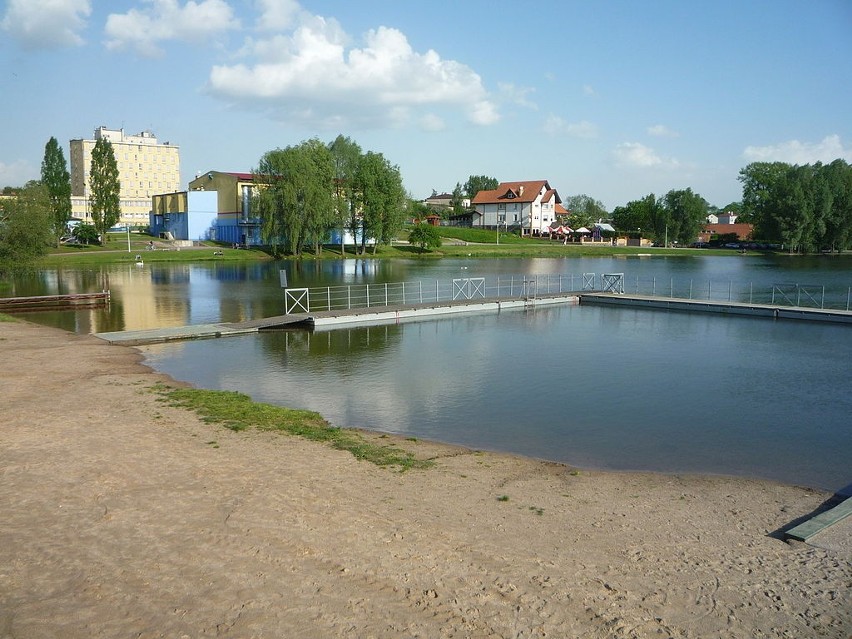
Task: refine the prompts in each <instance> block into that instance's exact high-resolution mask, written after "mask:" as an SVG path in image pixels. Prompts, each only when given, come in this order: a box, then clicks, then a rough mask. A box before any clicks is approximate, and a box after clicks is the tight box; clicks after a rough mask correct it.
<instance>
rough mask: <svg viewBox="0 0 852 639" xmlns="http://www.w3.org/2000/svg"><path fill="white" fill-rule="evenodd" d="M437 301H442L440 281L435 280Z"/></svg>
mask: <svg viewBox="0 0 852 639" xmlns="http://www.w3.org/2000/svg"><path fill="white" fill-rule="evenodd" d="M435 301H436V302H440V301H441V289H440V288H439V287H438V280H435Z"/></svg>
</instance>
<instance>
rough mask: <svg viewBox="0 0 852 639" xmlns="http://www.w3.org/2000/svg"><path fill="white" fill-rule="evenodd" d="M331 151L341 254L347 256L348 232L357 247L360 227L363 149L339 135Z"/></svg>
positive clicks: (335, 211)
mask: <svg viewBox="0 0 852 639" xmlns="http://www.w3.org/2000/svg"><path fill="white" fill-rule="evenodd" d="M329 149H330V150H331V155H332V160H333V162H334V214H335V219H336V221H337V223H338V225H339V228H340V254H341V255H343V256H345V251H346V244H345V241H346V240H345V234H346V231H347V230H349V232H350V233H351V234H352V237H353V239H354V240H355V242H356V246H357V238H358V230H359V227H360V217H359V215H358V197H357V193H356V192H355V175H356V173H357V171H358V163H359V162H360V161H361V147H360V146H358V144H356V143H355V142H354V141H353V140H351V139H349V138H348V137H344V136H343V135H338V136H337V137H336V138H335V139H334V141H333V142H331V144H329Z"/></svg>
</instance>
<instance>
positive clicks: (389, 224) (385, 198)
mask: <svg viewBox="0 0 852 639" xmlns="http://www.w3.org/2000/svg"><path fill="white" fill-rule="evenodd" d="M356 185H357V190H358V193H359V194H360V203H361V207H362V214H363V219H364V230H363V233H362V235H361V252H364V247H365V243H366V240H367V236H368V235H369V236H370V237H371V238H373V240H374V241H375V244H374V246H373V254H374V255H375V253H376V250H377V249H378V245H379V244H380V243H381V244H390V243H391V241H392V240H393V238H394V236H395V235H396V233H397V232H398V231H399V230H400V229H401V228H402V224H403V220H404V218H405V189H404V188H403V186H402V177H401V176H400V173H399V167H397V166H394V165H392V164H391V163H390V162H389V161H388V160H387V159H386V158H385V157H384V156H383V155H382V154H381V153H374V152H372V151H368V152H367V153H366V155H364V156H363V157H362V158H361V161H360V162H359V165H358V173H357V178H356Z"/></svg>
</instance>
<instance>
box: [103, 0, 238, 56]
mask: <svg viewBox="0 0 852 639" xmlns="http://www.w3.org/2000/svg"><path fill="white" fill-rule="evenodd" d="M143 4H144V6H143V7H142V8H139V9H130V11H128V12H127V13H112V14H110V15H109V16H108V17H107V20H106V26H105V28H104V32H105V34H106V38H107V39H106V47H107V48H108V49H119V50H120V49H132V50H134V51H136V52H137V53H139V54H140V55H143V56H147V57H154V56H159V55H162V53H163V51H162V48H161V47H160V43H163V42H168V41H181V42H191V43H200V42H205V41H206V40H207V38H209V37H211V36H213V35H216V34H219V33H222V32H224V31H227V30H229V29H235V28H238V27H239V23H238V22H237V20H236V18H235V17H234V11H233V9H231V7H230V5H228V3H227V2H225V1H224V0H202V1H201V2H194V1H192V0H190V1H189V2H187V3H185V4H183V5H181V4H180V3H179V2H178V1H177V0H144V3H143Z"/></svg>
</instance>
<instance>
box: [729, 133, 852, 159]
mask: <svg viewBox="0 0 852 639" xmlns="http://www.w3.org/2000/svg"><path fill="white" fill-rule="evenodd" d="M743 157H744V158H745V159H746V160H748V161H749V162H786V163H787V164H799V165H803V164H813V163H815V162H822V163H823V164H828V163H830V162H833V161H834V160H837V159H843V160H846V161H847V162H852V149H846V148H844V147H843V144H842V143H841V141H840V136H839V135H836V134H835V135H828V136H826V137H824V138H823V139H822V141H821V142H817V143H815V144H808V143H807V142H799V141H798V140H790V141H789V142H781V143H780V144H776V145H774V146H772V145H770V146H747V147H746V148H745V150H744V151H743Z"/></svg>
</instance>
